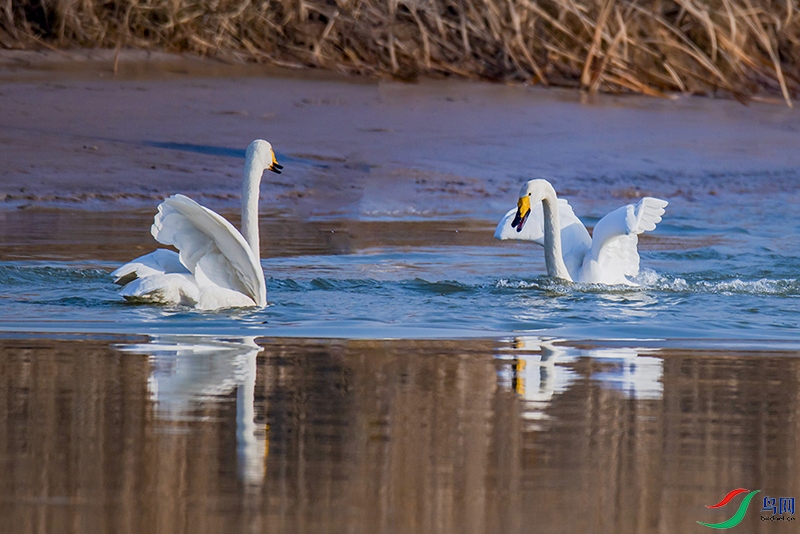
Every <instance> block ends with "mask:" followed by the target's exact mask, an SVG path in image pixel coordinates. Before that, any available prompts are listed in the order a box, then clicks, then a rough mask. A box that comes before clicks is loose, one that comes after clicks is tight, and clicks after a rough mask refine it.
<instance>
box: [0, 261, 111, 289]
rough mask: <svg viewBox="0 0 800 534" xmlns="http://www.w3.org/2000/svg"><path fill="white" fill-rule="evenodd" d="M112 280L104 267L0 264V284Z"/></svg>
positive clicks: (49, 283)
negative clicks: (79, 267)
mask: <svg viewBox="0 0 800 534" xmlns="http://www.w3.org/2000/svg"><path fill="white" fill-rule="evenodd" d="M101 280H102V281H105V282H111V278H110V277H109V275H108V272H106V271H103V270H102V269H71V268H67V267H51V266H36V267H34V266H20V265H0V284H2V285H8V286H15V285H25V286H30V285H38V284H41V283H43V282H44V283H47V285H52V284H53V283H56V282H57V283H60V284H68V283H83V282H95V281H101Z"/></svg>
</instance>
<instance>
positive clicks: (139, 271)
mask: <svg viewBox="0 0 800 534" xmlns="http://www.w3.org/2000/svg"><path fill="white" fill-rule="evenodd" d="M165 273H183V274H191V273H190V272H189V270H188V269H187V268H186V267H184V266H183V264H182V263H181V260H180V257H179V256H178V254H177V253H175V252H173V251H171V250H167V249H165V248H160V249H158V250H155V251H153V252H151V253H150V254H145V255H144V256H140V257H138V258H136V259H135V260H132V261H130V262H128V263H126V264H125V265H122V266H120V267H118V268H117V269H116V270H114V271H113V272H112V273H111V276H113V277H114V283H116V284H119V285H121V286H124V285H125V284H127V283H129V282H131V281H133V280H135V279H137V278H144V277H146V276H154V275H158V274H165Z"/></svg>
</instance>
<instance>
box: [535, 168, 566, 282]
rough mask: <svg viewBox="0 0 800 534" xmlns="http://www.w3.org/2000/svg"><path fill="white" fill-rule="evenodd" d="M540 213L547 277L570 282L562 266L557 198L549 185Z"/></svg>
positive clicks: (546, 188)
mask: <svg viewBox="0 0 800 534" xmlns="http://www.w3.org/2000/svg"><path fill="white" fill-rule="evenodd" d="M542 211H544V264H545V266H546V267H547V275H548V276H550V277H553V278H561V279H562V280H567V281H569V282H572V277H571V276H570V275H569V271H568V270H567V266H566V265H565V264H564V254H563V252H562V249H561V218H560V216H559V214H558V198H557V197H556V190H555V189H553V186H551V185H550V184H546V187H545V195H544V198H542Z"/></svg>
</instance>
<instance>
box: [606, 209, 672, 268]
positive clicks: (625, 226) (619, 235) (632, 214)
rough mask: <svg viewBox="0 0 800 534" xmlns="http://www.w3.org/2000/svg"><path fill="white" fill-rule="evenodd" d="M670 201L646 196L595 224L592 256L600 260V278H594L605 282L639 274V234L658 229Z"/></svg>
mask: <svg viewBox="0 0 800 534" xmlns="http://www.w3.org/2000/svg"><path fill="white" fill-rule="evenodd" d="M667 204H668V203H667V202H666V201H664V200H661V199H658V198H653V197H644V198H643V199H641V200H640V201H639V202H638V203H637V204H628V205H627V206H622V207H621V208H618V209H616V210H614V211H612V212H611V213H609V214H608V215H606V216H605V217H603V218H602V219H600V221H599V222H598V223H597V225H596V226H595V227H594V232H593V234H592V254H591V258H592V259H593V260H594V261H596V262H597V266H595V268H597V267H599V272H601V273H602V278H601V279H596V278H597V277H598V276H600V275H599V274H597V273H596V274H595V276H594V277H593V278H594V279H593V280H592V281H593V282H599V283H605V284H618V283H626V280H625V276H636V275H637V274H639V252H638V251H637V245H638V242H639V240H638V237H637V236H638V235H639V234H641V233H643V232H649V231H650V230H653V229H655V227H656V225H657V224H658V223H660V222H661V216H662V215H663V214H664V208H665V207H667Z"/></svg>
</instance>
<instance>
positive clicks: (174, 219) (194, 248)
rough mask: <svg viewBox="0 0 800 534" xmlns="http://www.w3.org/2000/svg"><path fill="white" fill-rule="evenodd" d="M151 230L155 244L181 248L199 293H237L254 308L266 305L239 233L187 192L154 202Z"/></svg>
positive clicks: (259, 279)
mask: <svg viewBox="0 0 800 534" xmlns="http://www.w3.org/2000/svg"><path fill="white" fill-rule="evenodd" d="M151 233H152V234H153V237H155V238H156V240H157V241H158V242H159V243H163V244H165V245H173V246H174V247H175V248H177V249H178V250H179V251H180V261H181V263H182V264H183V265H185V266H186V268H187V269H189V270H190V271H191V272H192V273H194V275H195V278H196V281H197V284H198V286H199V288H200V290H201V293H203V294H209V295H211V294H213V293H220V296H222V295H223V294H230V296H231V297H232V298H235V294H236V293H240V294H244V295H246V296H247V297H249V298H250V299H252V301H253V302H254V303H255V304H256V305H257V306H266V304H267V290H266V286H265V283H264V273H263V271H262V270H261V266H260V265H259V264H258V262H257V261H256V259H255V256H254V255H253V252H252V250H250V247H249V246H248V244H247V242H246V241H245V240H244V237H242V234H240V233H239V231H238V230H237V229H236V228H234V227H233V225H232V224H231V223H229V222H228V221H227V220H225V218H223V217H222V216H220V215H219V214H217V213H215V212H213V211H211V210H210V209H208V208H205V207H203V206H201V205H200V204H198V203H197V202H195V201H194V200H192V199H190V198H188V197H186V196H183V195H173V196H171V197H169V198H168V199H166V200H165V201H164V202H162V203H161V204H160V205H159V206H158V213H157V214H156V217H155V221H154V222H153V226H152V228H151ZM214 286H216V287H214ZM230 305H238V306H241V305H242V304H240V303H233V302H231V303H230ZM203 307H213V306H211V304H210V303H209V306H203Z"/></svg>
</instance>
